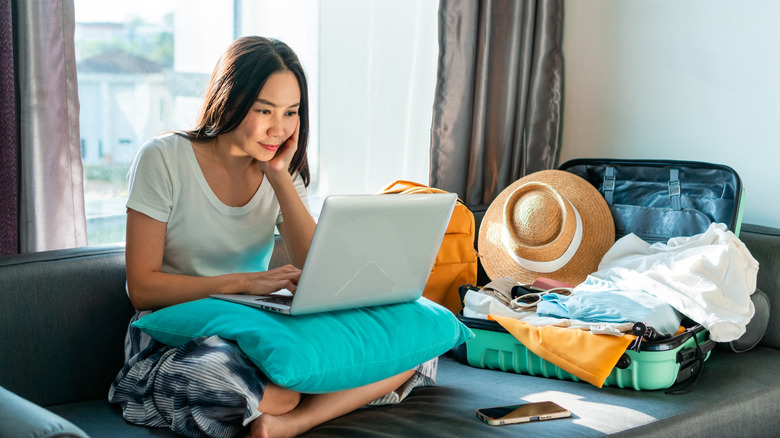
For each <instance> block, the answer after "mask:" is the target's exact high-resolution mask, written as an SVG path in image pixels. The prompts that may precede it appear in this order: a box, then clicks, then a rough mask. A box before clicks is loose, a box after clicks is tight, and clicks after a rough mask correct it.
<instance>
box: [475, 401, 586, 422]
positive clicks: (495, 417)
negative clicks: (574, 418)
mask: <svg viewBox="0 0 780 438" xmlns="http://www.w3.org/2000/svg"><path fill="white" fill-rule="evenodd" d="M570 415H571V413H570V412H569V411H568V410H567V409H565V408H563V407H561V406H560V405H558V404H557V403H554V402H550V401H546V402H537V403H524V404H518V405H510V406H498V407H494V408H485V409H478V410H477V416H478V417H480V418H481V419H482V420H484V421H486V422H488V423H490V424H512V423H521V422H527V421H540V420H550V419H553V418H562V417H568V416H570Z"/></svg>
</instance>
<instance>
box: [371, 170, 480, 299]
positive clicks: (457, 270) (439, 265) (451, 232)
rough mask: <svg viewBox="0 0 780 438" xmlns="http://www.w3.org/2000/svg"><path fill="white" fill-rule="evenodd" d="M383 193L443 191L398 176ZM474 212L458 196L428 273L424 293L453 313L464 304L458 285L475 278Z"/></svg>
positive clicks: (473, 282) (468, 282)
mask: <svg viewBox="0 0 780 438" xmlns="http://www.w3.org/2000/svg"><path fill="white" fill-rule="evenodd" d="M381 193H384V194H411V193H446V192H445V191H444V190H441V189H435V188H431V187H428V186H426V185H423V184H419V183H415V182H411V181H403V180H398V181H396V182H394V183H392V184H390V185H389V186H387V188H385V189H384V190H383V191H382V192H381ZM474 233H475V227H474V214H473V213H472V212H471V210H469V208H468V207H466V205H465V204H463V202H461V201H460V199H459V200H458V202H457V203H456V204H455V209H454V210H453V211H452V217H451V218H450V223H449V225H448V226H447V231H446V232H445V234H444V239H443V240H442V242H441V247H440V248H439V253H438V254H437V255H436V262H435V263H434V265H433V269H432V270H431V275H430V277H428V283H426V285H425V290H424V291H423V296H424V297H425V298H428V299H429V300H431V301H433V302H436V303H439V304H441V305H442V306H444V307H446V308H448V309H449V310H450V311H452V312H453V313H458V312H460V310H461V309H462V308H463V306H462V305H461V301H460V296H459V295H458V288H459V287H460V286H461V285H464V284H476V282H477V251H476V249H475V248H474Z"/></svg>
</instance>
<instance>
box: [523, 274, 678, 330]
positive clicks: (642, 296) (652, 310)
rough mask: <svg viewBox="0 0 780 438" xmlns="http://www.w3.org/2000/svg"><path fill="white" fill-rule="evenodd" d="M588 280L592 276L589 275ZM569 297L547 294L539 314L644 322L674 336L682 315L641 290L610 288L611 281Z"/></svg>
mask: <svg viewBox="0 0 780 438" xmlns="http://www.w3.org/2000/svg"><path fill="white" fill-rule="evenodd" d="M589 280H590V281H593V280H594V279H592V278H590V279H589ZM597 281H599V282H603V283H604V284H601V285H590V286H596V287H594V288H593V289H592V290H586V291H583V290H578V289H575V293H574V294H573V295H570V296H563V295H557V294H548V295H544V296H542V300H541V301H540V302H539V304H538V305H537V309H536V314H537V315H538V316H549V317H553V318H564V319H577V320H580V321H585V322H610V323H621V322H643V323H645V324H646V325H648V326H649V327H653V328H654V329H656V331H658V332H660V333H663V334H667V335H674V334H675V333H677V330H678V329H679V328H680V323H681V322H682V318H683V317H682V315H681V314H680V313H679V312H678V311H676V310H675V309H674V308H673V307H672V306H670V305H669V304H667V303H666V302H664V301H662V300H660V299H658V298H656V297H655V296H653V295H651V294H649V293H647V292H644V291H641V290H611V287H610V284H609V283H610V282H608V281H603V280H597Z"/></svg>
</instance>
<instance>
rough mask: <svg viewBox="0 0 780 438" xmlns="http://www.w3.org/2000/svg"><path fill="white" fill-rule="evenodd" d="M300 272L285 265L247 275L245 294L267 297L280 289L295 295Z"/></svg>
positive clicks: (293, 267) (291, 266)
mask: <svg viewBox="0 0 780 438" xmlns="http://www.w3.org/2000/svg"><path fill="white" fill-rule="evenodd" d="M300 278H301V270H300V269H298V268H296V267H295V266H293V265H285V266H281V267H278V268H274V269H269V270H268V271H265V272H255V273H252V274H249V283H248V285H247V290H246V292H248V293H250V294H252V295H267V294H270V293H272V292H276V291H279V290H282V289H287V290H289V291H290V292H293V293H295V288H296V287H297V286H298V280H299V279H300Z"/></svg>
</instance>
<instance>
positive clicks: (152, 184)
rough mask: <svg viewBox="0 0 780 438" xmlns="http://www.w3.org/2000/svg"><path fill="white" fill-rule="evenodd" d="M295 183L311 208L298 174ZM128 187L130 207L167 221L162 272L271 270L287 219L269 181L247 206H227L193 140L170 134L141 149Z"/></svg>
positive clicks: (128, 203)
mask: <svg viewBox="0 0 780 438" xmlns="http://www.w3.org/2000/svg"><path fill="white" fill-rule="evenodd" d="M293 181H294V182H295V187H296V189H297V191H298V194H299V195H300V197H301V199H302V200H303V203H304V205H307V202H308V200H307V196H306V188H305V186H304V184H303V179H302V178H301V176H300V175H299V174H297V173H296V174H295V175H294V176H293ZM128 187H129V198H128V201H127V207H128V208H132V209H133V210H136V211H138V212H140V213H143V214H145V215H147V216H149V217H151V218H153V219H156V220H158V221H161V222H165V223H167V228H166V231H165V251H164V254H163V263H162V271H163V272H167V273H172V274H185V275H197V276H214V275H220V274H229V273H233V272H258V271H266V270H267V269H268V262H269V260H270V259H271V252H272V250H273V244H274V227H275V226H276V225H277V224H279V223H281V222H282V216H281V212H280V208H279V202H278V201H277V199H276V194H275V193H274V191H273V188H272V187H271V184H270V183H269V182H268V179H267V178H263V181H262V183H261V184H260V188H258V190H257V192H256V193H255V195H254V196H253V197H252V199H251V200H250V201H249V202H248V203H247V204H246V205H244V206H241V207H230V206H227V205H225V204H223V203H222V202H221V201H220V200H219V198H217V196H216V195H215V194H214V192H213V191H212V190H211V188H210V187H209V185H208V183H207V182H206V178H205V177H204V176H203V172H202V171H201V169H200V166H199V165H198V162H197V159H196V158H195V153H194V151H193V149H192V143H191V142H190V140H189V139H187V138H186V137H184V136H181V135H177V134H165V135H161V136H159V137H155V138H152V139H151V140H149V141H147V142H146V143H144V144H143V145H142V146H141V148H140V149H139V150H138V154H137V155H136V157H135V160H134V161H133V164H132V166H131V167H130V172H129V174H128ZM307 208H308V206H307Z"/></svg>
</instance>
